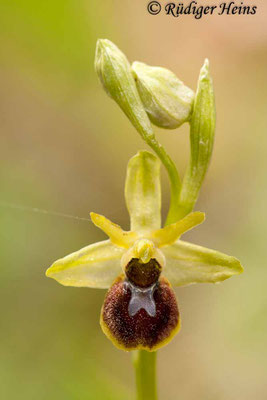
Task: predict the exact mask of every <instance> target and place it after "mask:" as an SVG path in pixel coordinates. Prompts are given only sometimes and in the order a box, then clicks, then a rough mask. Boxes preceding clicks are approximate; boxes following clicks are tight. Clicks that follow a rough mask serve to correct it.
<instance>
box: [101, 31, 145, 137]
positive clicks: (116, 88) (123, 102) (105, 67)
mask: <svg viewBox="0 0 267 400" xmlns="http://www.w3.org/2000/svg"><path fill="white" fill-rule="evenodd" d="M95 69H96V72H97V74H98V76H99V79H100V81H101V83H102V85H103V87H104V89H105V91H106V92H107V93H108V95H109V96H110V97H111V98H112V99H113V100H115V101H116V103H117V104H118V105H119V106H120V107H121V109H122V110H123V111H124V113H125V114H126V115H127V117H128V118H129V120H130V121H131V122H132V124H133V125H134V126H135V128H136V129H137V130H138V131H139V132H141V134H143V133H144V132H146V134H152V133H153V130H152V127H151V123H150V121H149V119H148V116H147V114H146V112H145V109H144V106H143V104H142V102H141V100H140V97H139V94H138V91H137V88H136V85H135V81H134V78H133V75H132V72H131V66H130V64H129V62H128V60H127V58H126V56H125V55H124V54H123V53H122V51H121V50H120V49H119V48H118V47H117V46H116V45H115V44H114V43H112V42H111V41H110V40H107V39H99V40H98V41H97V46H96V55H95Z"/></svg>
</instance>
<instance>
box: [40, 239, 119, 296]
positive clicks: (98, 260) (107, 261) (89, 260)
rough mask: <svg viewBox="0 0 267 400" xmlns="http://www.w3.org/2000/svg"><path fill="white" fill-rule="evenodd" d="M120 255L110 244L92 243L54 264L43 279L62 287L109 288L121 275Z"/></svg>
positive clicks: (106, 242) (106, 241) (116, 248)
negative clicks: (53, 281)
mask: <svg viewBox="0 0 267 400" xmlns="http://www.w3.org/2000/svg"><path fill="white" fill-rule="evenodd" d="M124 251H125V250H124V249H123V248H122V247H118V246H114V244H112V243H111V242H110V240H105V241H103V242H98V243H94V244H91V245H90V246H87V247H84V248H83V249H81V250H79V251H76V252H75V253H72V254H69V255H68V256H66V257H64V258H61V259H59V260H57V261H56V262H54V264H53V265H52V266H51V267H50V268H48V270H47V271H46V276H48V277H49V278H53V279H55V280H56V281H58V282H59V283H61V284H62V285H64V286H76V287H91V288H98V289H105V288H109V287H110V285H111V284H112V282H113V281H114V279H115V278H116V277H117V276H118V275H119V274H120V273H121V272H122V269H121V263H120V260H121V257H122V255H123V253H124Z"/></svg>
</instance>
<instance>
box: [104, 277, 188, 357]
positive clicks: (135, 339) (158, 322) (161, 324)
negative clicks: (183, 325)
mask: <svg viewBox="0 0 267 400" xmlns="http://www.w3.org/2000/svg"><path fill="white" fill-rule="evenodd" d="M125 282H126V280H125V276H124V275H121V276H120V277H119V278H117V279H116V281H115V282H114V284H113V285H112V286H111V288H110V289H109V291H108V292H107V295H106V297H105V301H104V305H103V307H102V312H101V321H100V323H101V326H102V329H103V331H104V333H105V334H106V335H107V337H108V338H109V339H111V341H112V342H113V343H114V344H115V345H116V346H117V347H118V348H120V349H123V350H126V351H129V350H135V349H145V350H148V351H154V350H157V349H158V348H159V347H162V346H164V345H165V344H167V343H168V342H169V341H170V340H171V339H172V337H173V336H174V335H175V334H176V333H177V332H178V331H179V328H180V315H179V310H178V305H177V301H176V297H175V293H174V291H173V290H172V288H171V286H170V284H169V282H168V281H167V279H166V278H163V277H162V278H160V279H159V280H158V282H157V283H156V285H155V289H154V293H153V298H154V302H155V306H156V313H155V316H151V315H149V314H148V312H147V311H146V310H145V309H144V308H141V309H139V310H138V312H136V314H134V315H132V316H131V315H130V314H129V303H130V300H131V296H132V293H131V289H130V287H129V285H125Z"/></svg>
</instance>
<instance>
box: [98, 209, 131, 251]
mask: <svg viewBox="0 0 267 400" xmlns="http://www.w3.org/2000/svg"><path fill="white" fill-rule="evenodd" d="M90 216H91V220H92V222H93V223H94V224H95V226H97V227H98V228H100V229H101V230H102V231H103V232H105V233H106V234H107V235H108V236H109V238H110V240H111V242H112V243H113V244H115V245H117V246H120V247H124V248H126V249H128V248H129V247H130V246H132V245H133V243H134V242H135V240H136V239H137V234H136V233H135V232H126V231H124V230H123V229H121V227H120V226H119V225H117V224H114V223H113V222H111V221H110V220H109V219H107V218H106V217H104V216H103V215H99V214H96V213H94V212H91V213H90Z"/></svg>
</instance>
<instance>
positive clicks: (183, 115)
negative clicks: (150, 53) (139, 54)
mask: <svg viewBox="0 0 267 400" xmlns="http://www.w3.org/2000/svg"><path fill="white" fill-rule="evenodd" d="M132 71H133V75H134V77H135V81H136V86H137V89H138V92H139V95H140V97H141V100H142V103H143V105H144V107H145V110H146V112H147V114H148V116H149V118H150V120H151V122H152V123H153V124H155V125H157V126H159V127H161V128H167V129H175V128H178V127H179V126H180V125H182V124H183V123H184V122H186V121H188V120H189V119H190V116H191V111H192V106H193V101H194V92H193V90H191V89H190V88H188V87H187V86H185V85H184V84H183V82H182V81H180V79H178V78H177V76H176V75H175V74H174V73H173V72H171V71H169V70H168V69H166V68H160V67H151V66H149V65H146V64H144V63H141V62H134V63H133V65H132Z"/></svg>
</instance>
